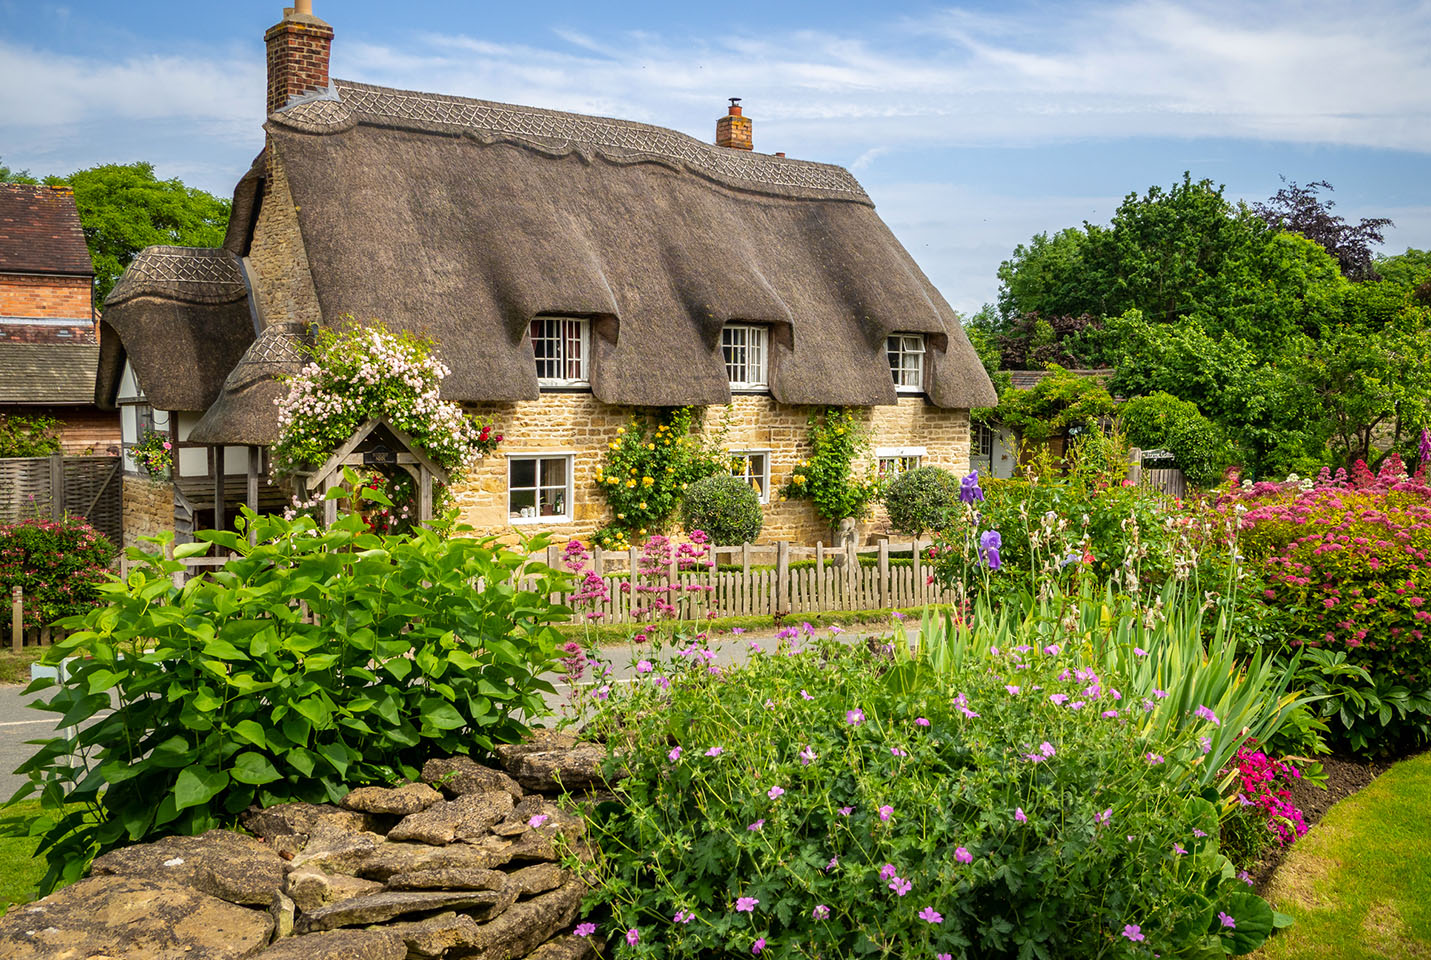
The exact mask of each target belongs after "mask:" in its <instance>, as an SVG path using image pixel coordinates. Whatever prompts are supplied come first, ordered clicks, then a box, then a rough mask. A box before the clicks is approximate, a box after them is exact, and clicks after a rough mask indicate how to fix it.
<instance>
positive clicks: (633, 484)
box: [626, 480, 636, 487]
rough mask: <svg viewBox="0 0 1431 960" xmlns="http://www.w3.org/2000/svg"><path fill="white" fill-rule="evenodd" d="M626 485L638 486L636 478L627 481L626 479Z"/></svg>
mask: <svg viewBox="0 0 1431 960" xmlns="http://www.w3.org/2000/svg"><path fill="white" fill-rule="evenodd" d="M626 486H628V487H634V486H636V481H635V480H627V481H626Z"/></svg>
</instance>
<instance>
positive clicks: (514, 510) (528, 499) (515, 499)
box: [507, 490, 537, 517]
mask: <svg viewBox="0 0 1431 960" xmlns="http://www.w3.org/2000/svg"><path fill="white" fill-rule="evenodd" d="M536 505H537V492H536V491H535V490H512V491H510V492H509V493H508V495H507V511H508V512H509V513H510V514H511V515H512V516H514V517H520V516H522V510H523V508H526V509H527V510H528V511H531V510H534V509H535V508H536Z"/></svg>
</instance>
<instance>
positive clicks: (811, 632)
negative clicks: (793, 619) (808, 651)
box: [800, 620, 815, 637]
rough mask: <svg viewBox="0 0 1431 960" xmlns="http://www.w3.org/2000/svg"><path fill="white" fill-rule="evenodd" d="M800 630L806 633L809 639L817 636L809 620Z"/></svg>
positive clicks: (801, 625)
mask: <svg viewBox="0 0 1431 960" xmlns="http://www.w3.org/2000/svg"><path fill="white" fill-rule="evenodd" d="M800 629H801V630H804V631H805V636H807V637H813V636H814V635H815V628H814V627H812V626H810V621H809V620H806V621H805V622H804V623H802V624H800Z"/></svg>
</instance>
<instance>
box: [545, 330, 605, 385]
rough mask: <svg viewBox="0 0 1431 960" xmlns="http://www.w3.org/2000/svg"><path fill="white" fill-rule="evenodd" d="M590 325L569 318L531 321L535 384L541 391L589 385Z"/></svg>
mask: <svg viewBox="0 0 1431 960" xmlns="http://www.w3.org/2000/svg"><path fill="white" fill-rule="evenodd" d="M590 328H591V324H590V322H589V321H586V320H576V319H572V318H570V317H537V318H536V319H535V320H533V321H532V352H533V353H534V354H536V357H537V383H538V384H540V385H541V386H543V387H584V386H586V385H587V384H589V383H590V382H591V380H590V378H589V376H588V374H587V357H588V356H589V355H590V353H591V333H590Z"/></svg>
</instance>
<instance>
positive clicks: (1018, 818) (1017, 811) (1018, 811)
mask: <svg viewBox="0 0 1431 960" xmlns="http://www.w3.org/2000/svg"><path fill="white" fill-rule="evenodd" d="M1014 820H1015V822H1017V823H1028V822H1029V818H1028V817H1026V816H1024V808H1023V807H1015V808H1014Z"/></svg>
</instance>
